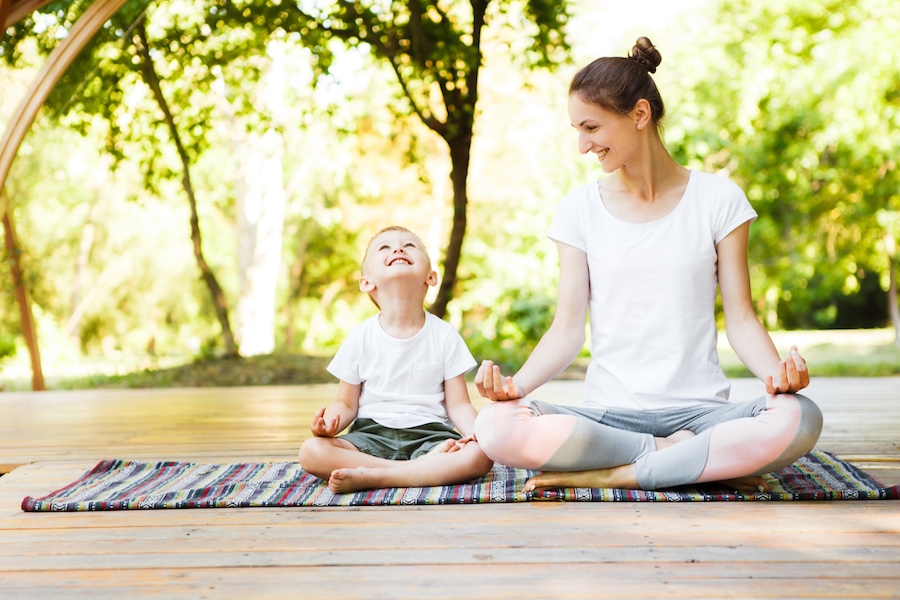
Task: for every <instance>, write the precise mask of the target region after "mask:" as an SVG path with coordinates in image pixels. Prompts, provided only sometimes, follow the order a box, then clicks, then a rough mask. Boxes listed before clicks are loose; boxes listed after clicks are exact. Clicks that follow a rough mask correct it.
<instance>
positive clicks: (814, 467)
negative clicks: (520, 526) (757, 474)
mask: <svg viewBox="0 0 900 600" xmlns="http://www.w3.org/2000/svg"><path fill="white" fill-rule="evenodd" d="M534 473H535V472H534V471H527V470H524V469H513V468H509V467H505V466H502V465H495V466H494V469H493V471H492V472H491V473H488V474H487V475H486V476H485V477H483V478H481V479H479V480H476V481H473V482H471V483H466V484H461V485H448V486H435V487H427V488H386V489H378V490H371V491H366V492H356V493H350V494H333V493H332V492H331V491H330V490H329V489H328V487H327V486H326V485H325V483H324V482H323V481H322V480H321V479H318V478H317V477H315V476H313V475H310V474H309V473H306V472H305V471H304V470H303V469H302V468H301V467H300V465H299V464H298V463H291V462H281V463H235V464H209V463H190V462H135V461H128V460H105V461H102V462H100V463H98V464H97V466H96V467H94V468H93V469H92V470H91V471H89V472H87V473H86V474H85V475H84V476H83V477H81V478H79V479H78V480H77V481H75V482H73V483H71V484H69V485H67V486H66V487H64V488H62V489H60V490H57V491H56V492H53V493H51V494H48V495H47V496H43V497H40V498H33V497H31V496H29V497H26V498H25V499H24V500H23V501H22V510H24V511H29V512H31V511H34V512H43V511H85V510H129V509H158V508H237V507H265V506H270V507H271V506H280V507H284V506H379V505H410V504H480V503H491V502H528V501H534V500H563V501H572V502H574V501H583V502H695V501H772V500H887V499H900V485H897V486H891V487H886V486H885V485H884V484H882V483H881V482H880V481H878V480H877V479H875V478H874V477H871V476H870V475H868V474H867V473H865V472H863V471H862V470H860V469H858V468H856V467H854V466H853V465H851V464H850V463H847V462H845V461H843V460H841V459H839V458H837V457H836V456H834V455H832V454H829V453H826V452H819V451H814V452H811V453H809V454H807V455H806V456H804V457H803V458H801V459H800V460H799V461H797V462H796V463H794V464H793V465H791V466H790V467H787V468H785V469H782V470H781V471H777V472H775V473H770V474H767V475H765V476H764V477H765V479H766V480H767V482H768V483H769V485H770V487H771V490H770V491H766V492H752V493H751V492H739V491H735V490H731V489H727V488H724V487H722V485H721V484H704V485H698V486H684V487H680V488H673V489H670V490H661V491H643V490H620V489H592V488H570V489H561V490H550V491H542V492H537V493H525V492H523V491H522V487H523V484H524V483H525V481H526V480H527V479H528V478H529V477H530V476H532V475H533V474H534Z"/></svg>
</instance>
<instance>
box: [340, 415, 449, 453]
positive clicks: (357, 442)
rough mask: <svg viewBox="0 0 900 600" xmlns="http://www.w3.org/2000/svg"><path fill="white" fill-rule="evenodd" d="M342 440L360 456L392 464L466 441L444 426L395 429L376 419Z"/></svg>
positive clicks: (359, 421)
mask: <svg viewBox="0 0 900 600" xmlns="http://www.w3.org/2000/svg"><path fill="white" fill-rule="evenodd" d="M338 437H340V439H342V440H347V441H348V442H350V443H351V444H353V445H354V446H356V447H357V448H358V449H359V451H360V452H365V453H366V454H371V455H372V456H377V457H379V458H387V459H389V460H410V459H413V458H419V457H420V456H422V455H423V454H427V453H428V452H430V451H431V450H432V449H434V447H435V446H437V445H438V444H441V443H442V442H444V441H446V440H449V439H454V440H458V439H461V438H462V436H461V435H460V434H459V433H458V432H457V431H456V430H455V429H453V428H452V427H447V426H446V425H444V424H443V423H425V424H424V425H418V426H416V427H407V428H404V429H393V428H391V427H385V426H384V425H380V424H378V423H377V422H376V421H374V420H372V419H357V420H356V421H355V422H354V423H353V425H351V426H350V431H349V432H348V433H345V434H344V435H342V436H338Z"/></svg>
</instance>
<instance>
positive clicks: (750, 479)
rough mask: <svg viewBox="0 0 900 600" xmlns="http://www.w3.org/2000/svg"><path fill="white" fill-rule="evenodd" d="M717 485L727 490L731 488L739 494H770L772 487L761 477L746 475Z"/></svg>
mask: <svg viewBox="0 0 900 600" xmlns="http://www.w3.org/2000/svg"><path fill="white" fill-rule="evenodd" d="M718 483H720V484H722V485H723V486H725V487H727V488H733V489H735V490H737V491H739V492H754V493H755V492H771V491H772V486H771V485H770V484H769V482H768V481H766V480H765V479H764V478H763V477H762V475H748V476H747V477H736V478H734V479H723V480H722V481H719V482H718Z"/></svg>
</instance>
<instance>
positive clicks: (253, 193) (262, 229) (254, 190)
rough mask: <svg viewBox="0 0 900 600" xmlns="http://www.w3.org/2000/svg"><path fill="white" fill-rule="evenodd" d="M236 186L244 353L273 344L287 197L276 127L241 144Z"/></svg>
mask: <svg viewBox="0 0 900 600" xmlns="http://www.w3.org/2000/svg"><path fill="white" fill-rule="evenodd" d="M242 149H243V150H244V152H243V153H242V154H243V156H242V160H241V166H240V176H239V178H238V185H237V190H238V194H237V199H238V217H237V228H238V272H239V274H240V286H241V291H240V297H239V298H238V303H237V335H238V340H240V348H241V354H242V355H243V356H254V355H257V354H269V353H271V352H272V351H273V350H274V349H275V291H276V288H277V285H278V274H279V270H280V267H281V247H282V230H283V228H284V210H285V197H284V185H283V182H282V154H283V151H282V139H281V135H280V134H279V133H278V132H277V131H275V130H274V129H270V130H269V131H267V132H266V133H265V134H263V135H262V136H259V135H251V136H250V138H249V139H248V140H245V141H244V142H243V144H242Z"/></svg>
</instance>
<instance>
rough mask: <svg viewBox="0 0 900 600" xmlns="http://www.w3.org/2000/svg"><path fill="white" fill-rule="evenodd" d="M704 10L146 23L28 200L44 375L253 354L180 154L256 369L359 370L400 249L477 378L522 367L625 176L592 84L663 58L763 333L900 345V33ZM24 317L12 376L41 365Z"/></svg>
mask: <svg viewBox="0 0 900 600" xmlns="http://www.w3.org/2000/svg"><path fill="white" fill-rule="evenodd" d="M690 5H691V10H689V11H688V12H686V13H685V15H684V18H683V19H682V20H680V21H678V22H677V23H672V22H671V21H668V20H661V19H662V17H659V15H655V16H656V17H658V19H657V20H654V15H644V16H643V17H642V18H641V20H640V21H638V22H636V21H635V20H634V19H631V20H628V18H627V17H626V14H627V10H626V7H619V6H617V5H616V4H615V3H613V2H588V1H587V0H584V1H581V0H579V1H574V2H572V3H571V4H570V5H567V9H566V11H564V12H560V13H557V12H555V7H556V6H557V4H556V3H549V2H526V1H525V0H522V1H518V2H516V1H512V0H510V1H509V2H501V1H500V0H495V1H494V2H484V3H481V4H479V3H477V2H476V3H472V4H470V3H466V2H425V1H424V0H422V1H420V2H403V3H401V2H393V3H391V2H382V3H374V2H372V3H367V2H338V1H335V2H323V3H303V2H301V3H297V4H284V3H282V4H273V3H263V2H255V1H253V0H251V1H248V2H243V3H237V2H223V1H220V0H217V1H215V2H209V3H194V2H187V1H185V0H174V1H172V2H159V3H147V2H132V3H129V4H128V5H127V6H126V8H125V9H123V11H121V12H120V13H119V14H117V16H116V18H115V19H114V20H113V21H111V22H110V23H109V24H107V26H106V27H105V28H104V29H103V30H102V32H101V34H100V35H98V37H97V38H96V39H95V40H94V42H93V43H92V44H91V46H90V47H89V48H87V49H86V50H85V51H84V53H83V55H82V56H81V57H80V59H79V61H78V62H77V63H76V65H74V66H73V67H72V69H70V70H69V72H68V73H67V74H66V77H65V78H64V81H63V82H62V83H61V84H60V86H59V87H58V88H57V90H55V92H54V94H53V95H52V97H51V99H50V101H49V102H48V105H47V109H46V110H45V111H44V113H43V115H42V117H41V119H40V120H39V122H38V123H36V124H35V126H34V128H33V130H32V132H31V133H30V134H29V136H28V138H27V140H26V142H25V144H24V145H23V147H22V149H21V151H20V152H19V155H18V157H17V159H16V162H15V163H14V164H13V173H12V176H11V177H10V179H9V181H8V184H7V189H8V191H9V195H10V197H12V198H14V200H15V201H14V207H15V210H16V216H17V222H18V227H19V229H20V237H21V238H22V240H21V241H22V245H23V247H24V250H25V255H24V256H23V259H24V260H26V261H27V265H28V270H27V273H28V274H29V287H30V289H31V291H32V298H33V302H34V305H35V312H36V316H37V319H38V323H39V327H40V334H41V337H42V339H44V340H45V342H44V349H43V354H44V359H45V362H47V363H48V364H55V365H74V364H84V363H85V362H90V361H97V362H101V363H103V365H106V366H109V365H110V364H112V365H114V366H115V368H118V369H131V368H137V367H147V366H161V365H165V364H169V363H170V362H175V361H184V360H186V359H189V358H190V357H195V356H210V355H221V354H222V353H223V352H227V350H228V348H227V343H226V342H225V341H224V340H223V334H222V330H223V325H222V319H221V316H217V313H216V305H215V300H214V297H213V296H211V295H210V293H209V291H208V289H207V286H206V285H205V284H204V283H203V281H202V280H201V279H200V278H199V277H198V275H197V273H198V271H197V262H196V260H195V254H194V249H195V248H194V246H193V241H192V238H191V228H190V219H191V214H190V213H191V211H190V207H189V205H188V203H187V202H185V201H184V198H185V189H184V186H183V184H182V181H183V174H184V172H185V161H184V160H183V156H180V155H179V151H178V147H177V145H176V144H175V143H174V139H173V137H174V135H175V134H177V136H179V137H180V138H181V145H182V147H183V149H184V156H186V157H187V159H188V160H187V163H188V164H187V166H188V168H189V169H190V176H191V184H192V188H193V192H194V194H195V198H196V211H197V223H198V228H200V229H202V232H203V238H202V239H203V246H202V248H203V255H204V258H205V260H206V261H207V263H208V264H209V268H210V270H211V271H212V272H214V273H215V277H216V279H217V281H218V283H219V284H220V287H221V291H222V297H223V298H224V299H225V308H226V310H227V311H228V314H229V315H231V316H234V317H235V318H234V320H233V322H234V323H235V326H234V335H235V338H236V340H237V342H238V343H240V344H241V346H244V345H246V347H247V350H246V352H247V353H248V354H253V353H259V352H263V353H265V352H271V351H273V350H274V351H275V352H305V353H309V354H321V355H327V354H329V353H331V352H333V351H334V349H335V348H336V346H337V344H339V343H340V341H341V340H342V339H343V338H344V336H345V335H346V333H347V331H348V330H349V329H350V328H351V327H352V326H354V325H355V324H356V323H357V322H359V321H360V320H361V319H362V318H364V317H365V316H367V315H369V314H372V312H373V311H374V307H373V306H372V305H371V304H370V303H369V302H368V300H367V299H366V298H365V296H364V295H361V294H359V292H358V291H357V289H356V278H357V277H358V275H359V273H358V269H359V265H358V263H359V259H360V256H361V254H362V250H363V248H364V245H365V243H366V242H367V241H368V239H369V237H370V236H371V234H372V233H374V232H375V231H376V230H377V229H379V228H381V227H382V226H384V225H388V224H393V223H398V224H404V225H407V226H409V227H411V228H413V229H415V230H416V231H418V232H419V233H421V234H422V236H423V238H424V239H425V241H426V244H427V246H428V247H429V249H430V251H431V254H432V255H433V257H434V258H435V259H436V260H437V259H443V264H444V265H445V267H446V271H447V272H448V273H449V272H451V271H452V274H451V275H450V277H448V276H447V275H446V274H445V277H444V282H443V283H444V284H445V285H444V287H442V292H441V293H442V294H443V295H442V296H440V297H438V296H437V295H434V294H433V295H432V296H430V297H429V301H430V302H432V303H433V304H434V306H435V307H436V308H438V309H439V308H440V307H441V306H442V305H443V307H444V310H445V317H446V318H447V319H448V320H450V321H451V322H453V323H454V325H456V326H457V327H458V328H459V329H460V330H461V331H462V332H463V335H464V337H465V338H466V340H467V342H468V343H469V345H470V348H471V349H472V351H473V353H474V354H475V355H476V357H477V358H488V357H489V358H492V359H495V360H499V361H500V362H503V363H504V364H506V365H507V368H515V367H516V366H518V365H519V364H521V362H522V361H523V360H524V359H525V358H526V357H527V355H528V353H529V352H530V349H531V348H532V347H533V346H534V344H535V343H536V342H537V340H538V338H539V336H540V334H541V333H542V332H543V331H544V330H545V329H546V327H547V326H548V325H549V322H550V320H551V319H552V307H553V305H554V302H555V297H554V296H555V276H556V253H555V249H554V247H553V245H552V243H550V242H549V241H547V240H546V238H545V236H544V234H545V231H546V228H547V226H548V224H549V222H550V220H551V218H552V215H553V212H554V209H555V206H556V203H557V202H558V200H559V198H561V197H562V195H563V194H564V193H565V192H566V191H567V190H569V189H571V188H572V187H574V186H576V185H581V184H583V183H584V182H585V181H588V180H590V179H595V178H598V177H600V176H602V173H601V171H600V169H599V167H598V166H597V165H596V163H595V161H592V160H591V159H590V158H589V157H579V156H578V155H577V153H576V149H575V140H574V137H573V136H572V134H571V131H570V129H569V123H568V117H567V114H566V108H565V106H566V89H567V85H568V80H569V79H570V77H571V75H572V74H573V73H574V70H575V69H576V68H577V67H579V66H581V65H582V64H584V63H585V62H587V61H588V60H590V59H591V58H594V57H595V56H598V55H608V54H619V55H624V54H625V53H626V52H627V49H628V48H630V46H631V44H632V43H633V40H634V38H635V37H636V36H637V35H648V36H649V37H650V38H651V39H653V41H654V42H655V43H656V44H657V45H658V46H659V47H660V49H661V51H662V53H663V65H662V66H661V68H660V70H659V71H658V73H657V74H656V75H655V77H656V80H657V82H658V83H659V85H660V88H661V91H662V93H663V97H664V98H665V100H666V102H667V107H668V114H667V118H666V120H665V123H664V125H665V137H666V141H667V144H668V146H669V148H670V149H671V150H672V152H673V154H674V155H675V156H676V158H677V159H678V160H680V161H682V162H683V163H684V164H687V165H689V166H691V167H693V168H702V169H705V170H711V171H720V172H724V173H725V174H728V175H729V176H731V177H733V178H734V179H735V180H736V181H737V182H738V183H740V184H741V185H742V186H743V187H744V189H745V190H746V191H747V193H748V196H749V197H750V199H751V202H753V204H754V206H755V208H756V209H757V211H758V212H759V214H760V217H759V219H758V220H757V222H756V223H755V224H754V226H753V227H752V228H751V236H752V238H751V256H750V261H751V265H752V268H753V270H752V278H753V282H752V283H753V290H754V297H755V299H756V300H757V302H758V310H759V314H760V316H761V318H762V319H763V320H764V322H765V323H766V324H767V326H769V327H770V328H816V329H818V328H847V327H885V326H887V325H889V324H890V323H891V321H890V318H891V317H890V315H891V314H892V313H891V310H892V309H893V310H894V313H893V314H895V313H896V310H897V300H896V291H894V292H893V293H894V296H893V298H891V297H890V294H891V290H892V289H894V290H896V278H895V277H892V274H893V275H895V274H896V271H895V270H892V269H891V268H890V266H889V265H890V257H893V260H894V261H895V262H896V260H897V249H896V248H897V246H896V236H897V235H898V227H897V222H898V217H897V215H898V214H900V199H898V192H897V190H898V185H897V184H898V171H897V165H896V159H895V157H896V155H897V150H898V145H900V143H898V142H900V140H898V132H900V127H898V125H900V123H898V119H900V116H898V106H900V83H898V82H900V77H898V71H900V68H898V67H897V66H896V65H900V56H898V49H897V48H895V47H893V46H891V45H890V44H885V43H883V40H885V39H890V36H891V35H892V32H893V31H894V30H895V29H896V28H897V26H898V25H900V21H898V19H900V16H898V13H900V7H898V6H896V3H893V2H888V1H886V0H861V1H860V2H857V3H853V4H841V3H838V2H834V1H826V0H810V1H806V2H799V1H796V0H778V1H777V2H770V3H752V2H749V1H746V0H737V4H735V2H729V3H727V4H726V3H724V2H720V1H718V0H710V1H709V2H706V1H704V0H693V1H692V2H691V3H690ZM83 8H84V3H83V2H65V1H61V2H54V3H51V4H48V5H47V6H45V7H44V8H42V9H41V10H40V11H39V12H37V13H34V15H33V16H32V17H31V18H29V19H27V20H25V21H22V22H21V23H20V24H19V25H17V26H16V27H15V28H10V29H8V30H7V32H6V36H5V37H4V39H3V43H2V47H0V52H2V54H3V57H4V59H5V60H6V62H7V63H8V65H9V66H8V67H5V68H3V69H2V70H0V85H2V86H3V89H4V92H5V93H4V94H3V97H2V98H0V118H2V119H4V120H5V119H7V118H8V115H9V114H10V112H11V111H12V109H13V108H14V107H15V104H16V103H17V101H18V98H19V97H20V96H21V93H24V88H25V86H26V85H27V83H28V81H29V80H30V77H31V75H32V74H33V73H34V69H35V65H37V64H39V63H40V61H41V60H42V56H43V55H45V54H46V52H47V51H48V50H49V49H51V48H52V47H53V46H54V45H55V43H56V41H57V40H58V39H59V38H60V37H61V36H64V35H65V32H66V30H67V27H68V26H70V24H71V22H72V19H73V18H74V17H75V16H77V14H79V12H80V11H81V10H83ZM301 8H302V9H303V10H301ZM379 10H381V11H382V12H378V11H379ZM479 11H483V12H479ZM658 12H660V13H662V12H664V11H662V9H660V11H658ZM480 14H483V17H484V22H483V25H485V26H484V27H483V28H482V29H480V30H479V35H480V37H476V36H475V30H474V28H475V27H476V25H477V22H478V19H477V18H476V17H478V15H480ZM670 14H671V13H670ZM417 20H418V21H417ZM417 22H418V23H420V25H421V28H417V27H414V25H415V23H417ZM626 23H627V26H625V24H626ZM139 25H143V27H144V31H145V36H146V43H144V42H143V41H142V40H141V36H140V30H139V29H138V26H139ZM564 31H565V32H567V34H568V36H567V38H564V37H562V34H563V32H564ZM567 43H571V44H572V47H571V56H572V57H573V59H574V60H573V61H572V62H566V60H565V59H566V56H567V54H568V52H569V50H568V46H567ZM142 48H144V49H146V50H147V52H146V53H143V54H142ZM422 52H424V54H422ZM429 53H430V54H429ZM147 56H149V58H150V61H151V64H152V66H153V68H154V70H155V72H156V74H157V76H158V79H159V89H160V91H161V92H162V94H163V96H164V98H165V100H166V101H167V103H168V105H169V108H170V113H171V116H172V119H171V123H170V124H168V125H167V123H166V121H165V119H164V115H163V113H162V112H161V109H160V106H159V102H158V101H157V99H156V98H155V97H154V94H153V90H152V89H151V88H150V87H149V86H148V85H147V82H146V80H145V78H144V77H143V73H142V65H143V66H144V67H146V64H147V63H146V60H145V59H146V58H147ZM142 61H143V62H142ZM544 64H556V65H557V67H558V68H557V69H555V70H546V69H537V70H535V69H534V67H535V66H540V65H544ZM475 76H477V85H476V84H475V83H473V79H472V77H475ZM401 81H402V82H404V83H405V86H406V87H405V88H404V85H401V83H400V82H401ZM476 100H477V104H476ZM454 119H458V120H456V121H454ZM171 124H174V125H175V130H174V132H175V133H173V129H172V128H171ZM466 131H468V133H466ZM451 133H452V134H453V135H451ZM453 136H458V137H453ZM467 136H468V137H467ZM456 143H458V144H459V148H465V149H466V153H465V161H462V160H461V158H460V155H459V154H454V153H453V150H452V148H453V144H456ZM469 144H471V145H470V146H469ZM454 161H457V162H454ZM463 167H464V172H465V174H466V177H465V186H463V187H462V188H460V186H459V181H458V178H457V177H454V178H451V173H453V172H454V169H456V171H457V173H459V172H460V169H463ZM278 173H280V174H281V176H280V177H279V176H278ZM461 189H462V191H463V192H464V194H463V195H460V190H461ZM461 217H463V218H461ZM460 223H462V224H463V225H462V228H461V229H460V227H461V226H460ZM460 231H462V232H464V233H465V236H462V235H460ZM455 244H458V247H457V248H455V249H454V245H455ZM454 256H455V257H456V258H454ZM456 260H458V263H457V264H456V265H455V266H454V265H452V263H453V262H454V261H456ZM451 267H452V269H451ZM6 268H7V267H6V265H5V263H3V264H0V281H4V282H7V281H9V273H8V271H7V270H6ZM892 281H893V282H894V285H893V287H892V284H891V282H892ZM8 290H9V286H7V285H6V284H3V285H0V332H2V333H0V360H3V358H2V357H3V355H4V354H5V355H6V356H7V357H8V356H9V355H11V354H13V353H15V352H16V348H17V343H13V342H11V341H10V340H15V339H17V335H18V332H17V327H18V325H17V312H16V310H15V306H14V303H13V300H12V298H11V295H10V293H9V291H8ZM248 299H249V300H248ZM239 306H247V307H249V308H248V309H247V310H246V314H242V312H241V309H240V308H239ZM895 326H900V324H897V325H895ZM251 336H255V339H254V340H253V342H252V343H251V342H249V341H248V340H250V337H251ZM4 340H5V341H4ZM18 354H19V355H18V356H17V357H15V358H6V364H8V365H14V364H17V363H18V361H19V360H20V359H21V354H22V353H21V352H19V353H18ZM85 368H86V369H87V368H88V367H85ZM91 368H99V367H91Z"/></svg>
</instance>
